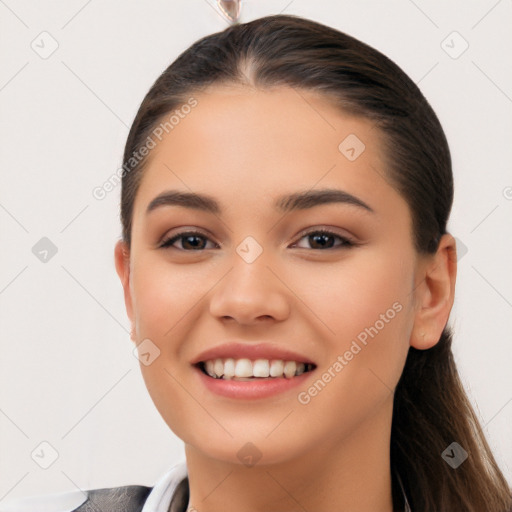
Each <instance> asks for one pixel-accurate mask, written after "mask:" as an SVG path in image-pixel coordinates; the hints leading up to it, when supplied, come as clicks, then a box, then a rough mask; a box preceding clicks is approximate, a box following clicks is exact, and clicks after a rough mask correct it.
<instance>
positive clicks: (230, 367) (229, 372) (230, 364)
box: [224, 357, 235, 379]
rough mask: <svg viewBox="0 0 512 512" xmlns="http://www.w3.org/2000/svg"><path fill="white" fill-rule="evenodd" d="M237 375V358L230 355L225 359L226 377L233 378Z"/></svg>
mask: <svg viewBox="0 0 512 512" xmlns="http://www.w3.org/2000/svg"><path fill="white" fill-rule="evenodd" d="M234 376H235V360H234V359H233V358H232V357H230V358H229V359H226V360H225V361H224V378H225V379H231V377H234Z"/></svg>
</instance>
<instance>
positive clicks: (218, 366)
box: [213, 359, 224, 377]
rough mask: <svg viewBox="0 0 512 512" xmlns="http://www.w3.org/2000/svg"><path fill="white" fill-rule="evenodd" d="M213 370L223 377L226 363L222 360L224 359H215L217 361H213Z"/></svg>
mask: <svg viewBox="0 0 512 512" xmlns="http://www.w3.org/2000/svg"><path fill="white" fill-rule="evenodd" d="M213 371H214V372H215V374H216V375H218V376H219V377H222V375H224V364H223V362H222V359H215V362H214V363H213Z"/></svg>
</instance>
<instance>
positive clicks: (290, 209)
mask: <svg viewBox="0 0 512 512" xmlns="http://www.w3.org/2000/svg"><path fill="white" fill-rule="evenodd" d="M194 97H195V99H196V100H197V105H196V106H195V107H194V108H192V109H191V111H190V113H189V114H188V115H183V116H182V117H181V118H180V120H179V123H176V124H174V126H173V128H172V130H169V133H167V134H165V132H164V137H162V140H161V141H158V140H156V142H157V145H156V147H155V148H154V149H152V150H151V154H150V158H151V160H150V163H149V166H148V167H147V168H146V170H145V171H144V175H143V178H142V181H141V184H140V188H139V189H138V192H137V196H136V199H135V204H134V213H133V228H132V245H131V250H130V254H129V262H128V263H127V269H126V270H125V271H123V270H122V268H121V264H120V261H121V245H122V244H119V247H118V248H117V249H116V258H117V260H118V272H120V275H121V277H122V279H123V272H125V273H124V278H125V279H124V281H123V284H124V285H125V299H126V305H127V311H128V314H129V316H130V319H131V321H132V324H133V326H134V335H133V339H134V341H136V342H137V343H141V342H143V340H145V341H144V342H143V343H141V345H140V346H139V357H140V359H141V365H140V366H141V371H142V374H143V377H144V379H145V382H146V384H147V387H148V390H149V393H150V395H151V397H152V399H153V401H154V403H155V405H156V407H157V408H158V410H159V412H160V413H161V415H162V417H163V418H164V420H165V421H166V422H167V424H168V425H169V427H170V428H171V429H172V430H173V431H174V432H175V434H176V435H177V436H179V437H180V438H181V439H183V440H184V442H185V443H186V444H187V445H189V446H192V447H194V449H195V450H197V452H200V453H203V454H204V455H205V456H207V457H213V458H215V459H219V460H224V461H227V462H234V463H238V464H240V463H241V462H243V457H245V455H254V456H255V457H260V456H261V457H262V458H261V460H260V462H259V464H264V463H276V462H282V461H286V460H291V459H292V458H293V457H294V456H297V455H299V454H305V453H307V452H308V450H318V449H325V450H330V449H332V447H334V446H339V445H340V443H341V442H343V440H344V439H347V438H348V436H350V435H352V434H354V433H355V432H357V431H360V430H361V429H362V430H365V429H368V428H369V429H371V428H374V429H377V428H380V429H382V428H385V427H384V426H385V425H389V422H390V418H391V408H392V400H393V394H392V391H393V390H394V388H395V386H396V384H397V382H398V379H399V377H400V375H401V372H402V369H403V366H404V362H405V358H406V355H407V351H408V348H409V341H410V336H411V332H412V329H413V325H414V320H415V312H416V309H417V308H416V306H415V301H414V296H413V289H414V287H415V281H416V275H415V272H416V269H417V266H418V260H417V257H416V253H415V251H414V248H413V240H412V231H411V216H410V212H409V209H408V206H407V204H406V202H405V200H404V199H403V198H402V197H401V196H400V195H399V194H398V193H397V192H396V191H395V189H394V188H392V187H391V186H390V185H389V183H387V181H386V179H385V176H386V169H385V168H384V166H383V158H382V154H381V145H380V134H379V131H378V129H377V128H375V127H374V126H373V125H372V123H371V122H370V121H367V120H363V119H360V118H356V117H352V116H348V115H345V114H343V113H340V112H338V111H336V110H335V109H334V108H333V107H332V106H331V105H329V103H328V102H327V101H326V100H325V99H323V98H322V97H320V96H317V95H314V94H313V93H311V92H306V91H300V92H299V91H297V90H294V89H292V88H287V87H282V88H278V89H274V90H272V91H269V90H267V91H262V90H254V89H249V88H241V87H226V86H224V87H214V88H213V87H212V88H210V89H209V90H208V91H207V92H206V91H205V92H202V93H201V94H200V95H197V96H194ZM326 190H330V191H334V192H336V191H338V192H339V193H340V194H339V196H337V197H336V195H335V194H334V193H332V194H330V195H328V194H325V195H324V196H322V195H319V194H320V192H321V191H326ZM171 191H172V192H179V193H182V194H197V195H201V196H208V198H209V201H208V202H205V201H203V202H201V201H198V200H197V201H191V202H187V204H185V202H184V201H183V200H182V199H180V200H176V201H171V200H169V197H168V200H165V199H163V200H160V201H159V202H158V203H157V204H156V205H154V207H153V208H150V209H149V211H148V206H149V205H150V204H151V203H152V201H153V200H154V199H155V198H156V197H158V196H160V195H161V194H166V193H167V194H169V193H170V192H171ZM342 193H343V194H345V195H343V194H342ZM302 195H304V197H303V198H302V199H300V197H301V196H302ZM352 196H353V197H352ZM174 197H175V199H176V197H177V196H176V195H175V196H174ZM289 197H290V199H286V198H289ZM308 197H309V199H308ZM297 198H299V199H297ZM322 198H323V199H322ZM347 198H348V199H347ZM354 198H355V199H354ZM213 201H214V202H215V205H216V206H217V209H214V208H213V206H212V205H213ZM358 203H359V204H358ZM363 204H364V205H366V206H363ZM205 205H206V206H209V207H210V208H209V209H208V208H203V207H201V206H205ZM319 230H325V231H328V232H329V233H328V234H323V235H322V234H321V233H318V231H319ZM191 231H194V232H198V234H196V235H190V234H188V235H185V236H184V237H181V238H179V237H177V235H178V234H180V233H190V232H191ZM315 233H316V234H315ZM173 237H176V238H175V239H174V241H172V239H173ZM168 240H171V242H169V243H168V244H167V246H166V247H163V246H162V244H163V243H165V242H166V241H168ZM346 240H348V242H347V241H346ZM128 272H129V273H128ZM225 344H228V345H229V346H228V347H227V349H226V350H227V351H224V352H219V353H218V354H217V355H219V354H220V355H221V356H222V357H224V358H229V357H230V356H231V357H232V358H234V359H235V364H236V360H237V359H243V358H248V359H250V360H256V359H263V362H262V363H258V371H260V370H261V371H262V372H263V373H262V375H263V374H265V371H269V370H270V367H271V366H272V365H273V367H274V369H275V371H279V363H275V362H274V363H272V361H273V360H274V359H280V358H282V359H283V360H285V361H286V360H297V362H301V361H303V362H310V363H313V364H314V369H313V371H310V372H306V373H303V374H302V375H301V376H296V377H291V378H286V377H284V378H282V379H280V380H279V379H277V380H275V379H274V380H271V379H273V378H269V380H268V381H265V382H262V380H258V381H257V382H255V380H257V378H255V379H252V380H250V381H236V382H235V380H234V379H222V380H219V379H213V378H212V377H209V376H206V375H205V374H204V373H203V372H202V371H201V370H200V369H199V368H198V367H197V365H196V364H195V363H196V362H197V361H198V360H204V359H205V358H209V359H215V354H214V353H212V354H210V356H212V357H210V356H203V357H202V353H203V352H204V351H206V350H209V349H216V348H218V347H221V346H223V345H225ZM231 344H238V346H237V347H235V346H234V345H231ZM256 345H258V346H259V348H260V350H261V352H256V351H254V352H251V351H250V350H249V351H247V352H244V351H243V348H247V347H248V348H249V349H252V348H254V346H256ZM240 347H242V350H239V349H240ZM275 348H277V349H281V350H283V351H292V352H293V354H288V355H281V354H279V352H271V351H270V349H275ZM267 356H268V357H267ZM280 356H282V357H280ZM267 359H268V360H269V361H270V363H269V367H268V369H267V367H266V363H265V360H267ZM243 366H244V364H243V363H240V364H239V368H242V367H243ZM217 367H218V366H217ZM220 368H222V369H223V371H226V372H227V373H229V372H230V370H229V369H225V367H223V366H221V367H220ZM227 368H231V366H229V363H228V366H227ZM288 368H289V369H290V368H292V370H290V371H293V365H291V364H288ZM260 379H261V378H260ZM276 383H277V385H276ZM282 383H284V385H282ZM230 385H231V387H230ZM235 387H236V389H237V390H235V391H233V389H234V388H235ZM239 388H243V389H239ZM271 388H272V389H271ZM251 390H253V391H251ZM254 390H256V391H254ZM251 393H253V394H252V395H251ZM249 395H250V396H249ZM248 442H250V443H252V445H247V444H246V443H248ZM241 450H242V451H241ZM244 450H245V451H244ZM251 451H252V452H253V453H251Z"/></svg>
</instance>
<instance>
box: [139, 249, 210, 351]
mask: <svg viewBox="0 0 512 512" xmlns="http://www.w3.org/2000/svg"><path fill="white" fill-rule="evenodd" d="M192 267H193V266H189V267H188V268H187V266H177V265H170V264H169V263H168V262H166V261H165V259H163V258H161V257H160V258H157V257H147V258H140V259H139V260H138V261H137V264H136V265H135V267H134V269H133V271H132V279H133V280H132V290H133V296H134V304H135V314H136V319H137V326H138V335H139V336H140V337H143V338H150V339H153V338H154V342H155V343H156V344H157V345H161V346H160V349H161V350H164V349H165V350H168V349H169V347H170V345H171V344H170V343H168V341H169V339H170V337H172V336H173V334H174V333H175V332H177V330H179V323H180V321H181V320H182V319H185V318H186V316H187V315H194V309H195V308H197V307H199V306H200V303H201V299H202V297H203V295H204V292H205V286H204V285H201V283H203V282H204V279H208V270H207V269H203V270H201V271H198V268H199V267H200V266H197V267H195V268H192ZM202 273H204V274H205V275H204V276H202V275H201V274H202ZM209 279H211V275H210V277H209ZM206 289H207V288H206Z"/></svg>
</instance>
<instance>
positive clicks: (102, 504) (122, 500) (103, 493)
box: [73, 485, 151, 512]
mask: <svg viewBox="0 0 512 512" xmlns="http://www.w3.org/2000/svg"><path fill="white" fill-rule="evenodd" d="M150 492H151V487H146V486H144V485H125V486H122V487H111V488H107V489H93V490H90V491H87V500H86V501H85V502H84V503H82V504H81V505H80V506H79V507H78V508H76V509H75V510H74V511H73V512H141V510H142V507H143V506H144V503H145V501H146V498H147V497H148V495H149V493H150Z"/></svg>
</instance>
